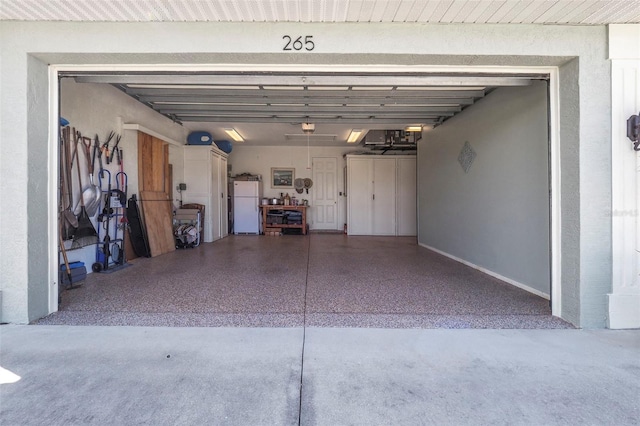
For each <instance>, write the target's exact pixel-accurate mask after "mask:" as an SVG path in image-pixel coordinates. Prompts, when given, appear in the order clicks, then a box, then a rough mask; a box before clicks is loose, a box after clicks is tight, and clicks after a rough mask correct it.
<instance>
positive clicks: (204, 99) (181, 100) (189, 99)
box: [137, 95, 474, 106]
mask: <svg viewBox="0 0 640 426" xmlns="http://www.w3.org/2000/svg"><path fill="white" fill-rule="evenodd" d="M137 99H138V100H139V101H140V102H145V103H152V104H154V105H159V104H167V103H168V104H171V105H177V104H197V103H210V104H212V105H215V104H223V103H224V104H269V103H270V104H272V103H287V104H288V103H307V104H314V105H320V104H351V105H374V104H377V105H382V104H384V105H390V106H393V104H394V103H398V104H409V105H427V104H435V105H442V104H458V105H471V104H472V103H473V102H474V99H473V98H433V97H424V98H418V97H412V98H405V97H402V96H395V97H375V98H374V97H366V98H362V97H355V96H342V97H333V98H329V97H312V96H309V97H305V98H302V97H289V98H286V97H270V96H269V97H266V96H265V97H260V96H255V97H239V96H197V95H196V96H138V98H137ZM168 104H167V105H168Z"/></svg>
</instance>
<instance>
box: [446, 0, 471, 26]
mask: <svg viewBox="0 0 640 426" xmlns="http://www.w3.org/2000/svg"><path fill="white" fill-rule="evenodd" d="M468 3H469V2H468V1H466V2H462V1H453V2H451V5H450V6H449V9H447V11H446V12H445V14H444V15H442V19H441V21H442V22H446V23H450V22H460V21H456V17H457V16H458V15H459V14H460V11H462V10H463V9H465V8H466V7H467V4H468Z"/></svg>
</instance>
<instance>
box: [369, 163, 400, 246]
mask: <svg viewBox="0 0 640 426" xmlns="http://www.w3.org/2000/svg"><path fill="white" fill-rule="evenodd" d="M372 202H373V215H372V216H373V218H372V224H373V225H372V231H373V232H372V234H373V235H396V160H395V158H376V159H374V160H373V195H372Z"/></svg>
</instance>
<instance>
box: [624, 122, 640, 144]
mask: <svg viewBox="0 0 640 426" xmlns="http://www.w3.org/2000/svg"><path fill="white" fill-rule="evenodd" d="M627 137H628V138H629V139H631V142H633V149H634V150H636V151H640V113H638V115H632V116H631V117H629V119H628V120H627Z"/></svg>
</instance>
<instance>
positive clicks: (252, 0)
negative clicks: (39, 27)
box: [0, 0, 640, 25]
mask: <svg viewBox="0 0 640 426" xmlns="http://www.w3.org/2000/svg"><path fill="white" fill-rule="evenodd" d="M639 10H640V0H617V1H610V0H609V1H604V0H440V1H438V0H235V1H232V0H117V1H114V0H73V1H72V0H1V1H0V19H1V20H24V21H106V22H109V21H117V22H128V21H141V22H144V21H167V22H172V21H175V22H184V21H186V22H193V21H222V22H247V21H248V22H251V21H256V22H426V23H451V22H475V23H524V24H531V23H539V24H558V23H563V24H564V23H566V24H575V25H602V24H609V23H639V22H640V17H639V15H640V13H639V12H638V11H639Z"/></svg>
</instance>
